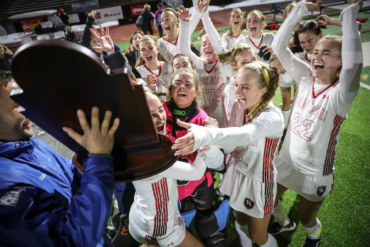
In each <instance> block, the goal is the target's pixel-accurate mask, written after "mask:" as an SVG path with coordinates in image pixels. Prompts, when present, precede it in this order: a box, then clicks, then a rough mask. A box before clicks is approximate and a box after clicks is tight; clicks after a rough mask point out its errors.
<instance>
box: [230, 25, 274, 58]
mask: <svg viewBox="0 0 370 247" xmlns="http://www.w3.org/2000/svg"><path fill="white" fill-rule="evenodd" d="M273 40H274V34H273V33H261V37H260V38H259V39H255V38H252V37H250V36H249V35H248V32H247V31H246V30H243V32H242V33H241V34H240V35H239V38H238V39H237V40H236V41H235V44H239V43H247V44H248V45H249V46H250V47H252V49H253V51H254V52H255V53H256V57H257V61H261V62H267V61H265V60H263V58H262V57H260V56H258V53H259V52H260V48H261V46H262V45H264V44H267V45H271V43H272V41H273Z"/></svg>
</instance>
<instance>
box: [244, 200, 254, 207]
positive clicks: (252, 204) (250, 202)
mask: <svg viewBox="0 0 370 247" xmlns="http://www.w3.org/2000/svg"><path fill="white" fill-rule="evenodd" d="M244 206H245V207H246V208H247V209H252V208H253V207H254V201H252V200H251V199H249V198H245V199H244Z"/></svg>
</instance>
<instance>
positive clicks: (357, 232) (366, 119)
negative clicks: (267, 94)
mask: <svg viewBox="0 0 370 247" xmlns="http://www.w3.org/2000/svg"><path fill="white" fill-rule="evenodd" d="M366 9H368V8H366ZM363 10H364V9H363ZM363 10H362V12H360V13H359V15H358V17H359V18H365V17H367V18H370V15H369V14H365V13H364V12H363ZM335 14H336V15H333V16H332V17H338V16H339V15H338V13H335ZM227 28H228V27H224V28H218V29H220V30H226V29H227ZM368 30H370V20H369V21H367V22H365V23H363V27H362V31H368ZM322 31H323V34H324V35H327V34H336V35H338V34H341V33H342V32H341V28H339V27H333V26H328V28H327V29H322ZM222 33H223V31H221V32H220V34H222ZM198 35H199V31H195V32H194V33H193V35H192V40H193V41H194V42H195V44H196V45H197V46H199V40H198V39H197V37H198ZM361 40H362V42H369V41H370V32H365V33H362V34H361ZM118 45H119V46H120V47H121V49H122V50H125V49H126V48H127V45H128V42H122V43H118ZM363 74H367V75H368V78H367V79H366V80H365V81H364V83H365V84H367V85H370V66H369V65H367V66H364V68H363ZM273 102H274V104H275V105H277V106H278V104H279V103H280V102H281V93H280V90H277V93H276V96H275V97H274V99H273ZM369 106H370V90H368V89H365V88H363V87H361V88H360V92H359V95H358V96H357V97H356V99H355V100H354V102H353V103H352V106H351V108H350V110H349V113H348V119H347V120H346V121H344V123H343V124H342V127H341V131H340V141H339V145H338V148H337V150H336V153H337V159H336V163H335V172H334V175H335V183H334V190H333V192H332V193H331V194H330V195H329V196H328V197H327V198H326V199H325V201H324V203H323V205H322V207H321V209H320V211H319V214H318V218H319V219H320V221H321V223H322V226H323V231H322V236H323V237H322V241H321V245H320V246H321V247H342V246H343V247H344V246H356V247H366V246H370V223H369V222H370V189H369V188H370V130H369V127H370V124H369V123H370V114H369ZM283 204H284V207H285V209H286V211H287V213H288V214H289V217H291V218H292V219H293V220H294V221H295V222H296V224H297V229H296V230H295V231H294V232H289V233H283V234H280V235H278V236H277V237H276V238H277V241H278V244H279V247H285V246H290V247H293V246H294V247H297V246H301V245H302V244H303V243H304V241H305V238H306V232H305V231H304V228H303V226H302V225H300V223H299V220H298V204H299V196H297V194H296V193H294V192H292V191H287V192H286V193H285V194H284V196H283ZM234 221H235V219H234V216H233V214H232V213H231V214H230V220H229V225H228V227H227V242H228V246H230V247H238V246H240V242H239V237H238V235H237V233H236V230H235V227H234Z"/></svg>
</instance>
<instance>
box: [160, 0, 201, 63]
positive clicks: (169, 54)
mask: <svg viewBox="0 0 370 247" xmlns="http://www.w3.org/2000/svg"><path fill="white" fill-rule="evenodd" d="M196 4H197V3H196V0H193V6H197V5H196ZM199 21H200V16H199V13H198V9H197V8H196V7H195V8H194V13H193V14H192V15H191V17H190V32H189V37H188V38H189V39H190V38H191V34H192V33H193V32H194V31H195V29H196V28H197V25H198V23H199ZM178 39H179V36H178V35H177V38H176V40H171V41H170V40H167V39H166V38H165V37H164V36H162V37H161V38H160V39H159V40H158V46H159V52H160V53H161V55H162V56H163V58H164V59H166V61H167V62H169V63H171V64H172V59H173V58H174V57H175V56H176V55H177V54H179V53H180V49H179V45H178Z"/></svg>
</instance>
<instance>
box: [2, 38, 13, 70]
mask: <svg viewBox="0 0 370 247" xmlns="http://www.w3.org/2000/svg"><path fill="white" fill-rule="evenodd" d="M12 59H13V52H11V51H10V50H9V49H8V47H6V46H5V45H3V44H1V43H0V70H10V64H11V62H12Z"/></svg>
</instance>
